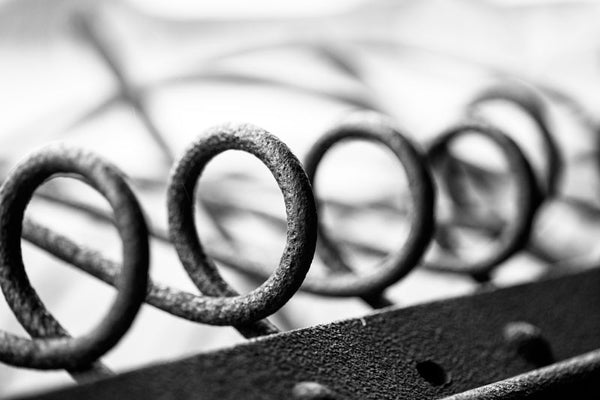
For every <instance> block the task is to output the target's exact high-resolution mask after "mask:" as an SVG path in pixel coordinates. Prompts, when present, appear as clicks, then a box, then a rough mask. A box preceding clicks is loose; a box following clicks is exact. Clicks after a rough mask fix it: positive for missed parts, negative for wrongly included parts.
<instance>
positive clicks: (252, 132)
mask: <svg viewBox="0 0 600 400" xmlns="http://www.w3.org/2000/svg"><path fill="white" fill-rule="evenodd" d="M227 150H242V151H245V152H248V153H250V154H252V155H254V156H255V157H257V158H258V159H260V160H261V161H262V162H263V163H264V164H265V166H266V167H267V168H268V169H269V171H271V174H272V175H273V177H274V178H275V180H276V181H277V184H278V185H279V188H280V189H281V193H282V194H283V200H284V203H285V211H286V215H287V238H286V244H285V248H284V250H283V255H282V256H281V260H280V262H279V265H278V266H277V267H276V268H275V270H274V271H273V273H272V274H271V275H270V276H269V277H268V279H267V280H266V281H265V282H264V283H263V284H262V285H260V286H259V287H258V288H256V289H254V290H253V291H251V292H250V293H248V294H246V295H240V294H238V293H237V292H236V291H235V290H234V289H233V288H232V287H231V286H229V284H228V283H227V282H225V280H224V279H223V278H222V277H221V275H220V274H219V271H218V269H217V267H216V265H215V264H214V262H213V260H212V259H211V258H210V257H209V256H208V255H207V254H206V253H205V251H204V248H203V246H202V244H201V242H200V238H199V237H198V232H197V231H196V223H195V220H194V203H195V200H194V193H195V189H196V186H197V183H198V179H199V178H200V176H201V174H202V172H203V170H204V168H205V166H206V165H207V164H208V162H209V161H210V160H212V159H213V158H214V157H215V156H217V155H218V154H220V153H222V152H224V151H227ZM167 206H168V211H169V234H170V237H171V241H172V242H173V245H174V247H175V249H176V250H177V254H178V255H179V259H180V260H181V263H182V264H183V266H184V268H185V270H186V271H187V273H188V275H189V276H190V278H191V280H192V282H194V284H195V285H196V286H197V287H198V289H199V290H200V292H202V294H203V295H204V296H205V301H204V307H203V314H204V321H205V322H208V323H210V324H214V325H238V326H242V325H247V324H250V323H254V322H255V321H257V320H260V319H262V318H266V317H268V316H269V315H271V314H273V313H274V312H275V311H277V310H279V309H280V308H281V307H282V306H283V305H284V304H285V303H286V302H287V301H288V300H289V299H290V298H291V297H292V296H293V295H294V294H295V293H296V291H297V290H298V289H299V288H300V285H301V284H302V282H303V280H304V278H305V276H306V274H307V272H308V270H309V268H310V265H311V262H312V259H313V255H314V252H315V245H316V241H317V212H316V206H315V200H314V197H313V194H312V189H311V186H310V182H309V180H308V177H307V176H306V173H305V172H304V169H303V168H302V165H301V164H300V162H299V161H298V159H297V158H296V157H295V156H294V154H293V153H292V152H291V150H290V149H289V148H288V147H287V146H286V145H285V144H284V143H283V142H282V141H280V140H279V139H278V138H277V137H275V136H273V135H271V134H270V133H268V132H266V131H265V130H263V129H261V128H258V127H256V126H253V125H250V124H241V125H235V124H225V125H222V126H218V127H215V128H212V129H209V130H208V131H207V132H206V134H205V135H204V136H202V137H201V138H200V139H198V140H196V141H195V142H194V143H192V144H191V145H190V146H189V147H188V149H187V150H186V152H185V154H184V155H183V156H182V157H181V159H179V161H178V162H177V164H176V165H175V166H174V168H173V171H172V173H171V177H170V180H169V185H168V190H167Z"/></svg>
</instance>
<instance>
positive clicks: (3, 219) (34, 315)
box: [0, 146, 150, 369]
mask: <svg viewBox="0 0 600 400" xmlns="http://www.w3.org/2000/svg"><path fill="white" fill-rule="evenodd" d="M65 174H68V175H73V176H75V177H77V178H79V179H81V180H83V181H84V182H86V183H87V184H89V185H90V186H92V187H93V188H94V189H95V190H97V191H98V192H99V193H100V194H102V195H103V196H104V197H105V198H106V199H107V201H108V202H109V204H110V206H111V207H112V209H113V210H114V214H115V223H116V226H117V228H118V231H119V235H120V237H121V240H122V242H123V268H122V272H121V274H120V277H119V280H118V283H117V288H118V293H117V295H116V298H115V300H114V302H113V304H112V307H111V308H110V310H109V311H108V313H107V314H106V316H105V317H104V318H103V319H102V320H101V321H100V322H99V323H98V324H97V325H96V327H95V328H93V329H91V330H90V331H89V333H86V334H84V335H82V336H79V337H76V338H70V337H68V334H67V333H66V331H65V330H64V329H63V328H62V327H61V326H60V324H59V323H58V322H57V321H56V320H55V319H54V317H53V316H52V315H51V314H50V312H49V311H48V310H47V309H46V307H45V306H44V305H43V303H42V301H41V300H40V298H39V297H38V295H37V293H36V291H35V289H33V287H32V286H31V284H30V282H29V279H28V277H27V274H26V272H25V267H24V265H23V258H22V253H21V232H22V228H23V217H24V213H25V209H26V207H27V204H28V203H29V201H30V200H31V197H32V195H33V193H34V191H35V190H36V189H37V187H38V186H40V185H41V184H43V183H44V182H45V181H46V180H48V179H50V178H53V177H55V176H57V175H65ZM0 205H1V207H0V286H1V287H2V292H3V293H4V296H5V298H6V300H7V302H8V304H9V306H10V307H11V309H12V310H13V312H14V314H15V316H16V317H17V319H18V320H19V322H20V323H21V324H22V325H23V327H24V328H25V329H26V330H27V331H28V332H29V334H30V335H31V336H32V337H36V338H34V339H31V340H30V339H26V338H23V337H19V336H16V335H13V334H10V333H7V332H1V333H0V360H1V361H2V362H4V363H7V364H11V365H15V366H20V367H27V368H37V369H63V368H64V369H77V368H85V367H87V366H89V365H90V364H91V363H92V362H94V361H95V360H96V359H98V358H99V357H100V356H102V355H103V354H104V353H106V352H107V351H108V350H110V349H111V348H112V347H113V346H114V345H115V344H116V343H117V342H118V341H119V340H120V339H121V337H122V336H123V335H124V334H125V332H127V330H128V329H129V327H130V326H131V324H132V323H133V320H134V318H135V316H136V315H137V312H138V310H139V308H140V306H141V304H142V302H143V301H144V297H145V294H146V287H147V281H148V267H149V259H150V254H149V239H148V230H147V227H146V222H145V219H144V215H143V213H142V211H141V209H140V206H139V204H138V202H137V199H136V198H135V196H134V194H133V192H132V191H131V189H130V188H129V186H128V185H127V183H126V182H125V180H124V179H123V177H122V176H121V173H120V172H119V171H118V169H117V168H116V167H114V166H113V165H111V164H109V163H108V162H106V161H104V160H103V159H101V158H100V157H98V156H96V155H94V154H92V153H90V152H87V151H83V150H78V149H72V148H67V147H64V146H49V147H46V148H44V149H42V150H40V151H38V152H35V153H33V154H32V155H30V156H29V157H28V158H27V159H26V160H24V161H23V162H22V163H21V164H19V165H18V166H17V167H16V168H15V169H14V170H13V171H12V172H11V174H10V176H9V177H8V179H7V180H6V181H5V182H4V184H3V185H2V187H1V188H0Z"/></svg>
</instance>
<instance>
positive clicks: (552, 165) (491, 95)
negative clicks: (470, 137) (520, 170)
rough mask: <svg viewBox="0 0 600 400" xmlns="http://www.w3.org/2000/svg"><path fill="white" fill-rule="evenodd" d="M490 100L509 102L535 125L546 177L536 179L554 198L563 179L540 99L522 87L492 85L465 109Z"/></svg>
mask: <svg viewBox="0 0 600 400" xmlns="http://www.w3.org/2000/svg"><path fill="white" fill-rule="evenodd" d="M494 100H502V101H506V102H508V103H511V104H513V105H515V106H517V107H519V108H520V109H521V110H523V111H524V112H525V113H526V114H527V115H529V117H531V119H532V120H533V121H534V122H535V124H536V125H537V127H538V129H539V133H540V136H541V138H542V149H543V156H544V158H545V161H544V164H545V168H546V176H544V177H543V178H541V179H540V181H541V182H543V186H542V187H543V188H544V192H545V194H546V196H548V197H553V196H556V195H557V193H558V191H559V189H560V185H561V181H562V178H563V177H564V160H563V157H562V155H561V152H560V150H559V147H558V144H557V143H556V139H555V137H554V134H553V133H552V130H551V128H550V123H549V122H548V115H547V114H548V113H547V108H546V105H545V104H544V99H543V98H541V96H539V95H538V94H537V93H536V92H535V91H534V90H533V89H531V88H530V87H528V86H526V85H523V84H521V85H514V84H512V85H501V86H500V85H499V86H492V87H489V88H487V89H485V90H483V91H481V92H480V93H479V94H477V95H476V96H475V98H474V99H473V100H471V102H470V103H469V105H468V107H469V108H470V111H471V112H474V111H476V109H477V107H478V106H480V105H482V104H484V103H486V102H491V101H494Z"/></svg>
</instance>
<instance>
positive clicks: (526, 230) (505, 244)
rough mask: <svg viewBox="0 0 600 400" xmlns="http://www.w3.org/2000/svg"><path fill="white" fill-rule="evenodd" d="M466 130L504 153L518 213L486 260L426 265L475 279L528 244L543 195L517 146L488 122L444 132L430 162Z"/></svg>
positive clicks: (432, 148)
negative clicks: (483, 137)
mask: <svg viewBox="0 0 600 400" xmlns="http://www.w3.org/2000/svg"><path fill="white" fill-rule="evenodd" d="M467 133H477V134H479V135H482V136H485V137H487V138H489V139H490V140H492V141H493V142H494V143H495V144H496V145H498V147H500V149H501V150H502V152H503V153H504V156H505V157H506V159H507V161H508V165H509V168H510V171H511V174H512V175H513V176H514V178H515V181H516V182H517V184H518V185H519V187H518V190H517V193H518V197H517V202H518V206H517V207H516V209H517V215H516V216H515V218H514V222H513V223H511V224H509V226H508V227H506V228H505V229H503V231H502V233H501V234H500V238H499V246H498V247H497V248H496V251H495V252H494V253H493V254H491V255H490V256H489V257H487V258H486V259H484V260H480V261H475V262H473V263H471V264H466V263H465V262H464V261H460V262H456V263H453V262H450V261H448V260H445V261H439V262H436V263H430V262H426V263H425V267H427V268H428V269H434V270H440V271H449V272H460V273H470V274H471V275H473V276H474V277H475V278H477V279H479V278H481V279H482V280H485V279H486V278H487V276H488V275H489V272H491V271H492V270H493V269H494V268H495V267H496V266H497V265H498V264H500V263H501V262H503V261H505V260H507V259H508V258H509V257H511V256H512V255H513V254H514V253H516V252H517V251H519V250H521V249H522V248H523V247H524V246H525V245H526V244H527V241H528V239H529V235H530V233H531V229H532V225H533V220H534V217H535V214H536V211H537V209H538V207H539V206H540V205H541V203H542V201H543V195H542V194H541V190H540V189H539V187H538V183H537V180H536V179H535V175H534V173H533V169H532V167H531V165H530V164H529V162H528V161H527V158H526V157H525V155H524V154H523V152H522V151H521V149H520V148H519V146H518V145H517V144H516V143H515V141H514V140H513V139H511V138H510V137H509V136H508V135H506V134H505V133H504V132H502V131H501V130H499V129H498V128H495V127H493V126H491V125H489V124H484V123H480V122H468V123H464V124H460V125H457V126H455V127H452V128H450V129H448V130H447V131H445V132H443V133H442V134H441V135H440V136H438V137H437V138H436V139H435V141H434V142H433V143H432V144H431V146H430V147H429V149H428V152H427V153H428V157H429V159H430V160H431V162H432V164H435V162H436V161H437V160H439V159H440V158H441V157H442V156H444V155H446V154H447V153H448V147H449V145H450V143H451V142H452V141H453V140H456V139H457V138H458V137H460V136H462V135H464V134H467Z"/></svg>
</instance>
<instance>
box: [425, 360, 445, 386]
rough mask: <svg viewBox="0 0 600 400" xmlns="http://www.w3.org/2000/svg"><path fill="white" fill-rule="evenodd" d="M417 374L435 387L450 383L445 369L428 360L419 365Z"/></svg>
mask: <svg viewBox="0 0 600 400" xmlns="http://www.w3.org/2000/svg"><path fill="white" fill-rule="evenodd" d="M417 372H419V375H421V378H423V379H425V380H426V381H427V382H429V383H430V384H432V385H433V386H441V385H445V384H447V383H449V382H450V376H449V375H448V374H447V373H446V371H445V370H444V368H443V367H442V366H441V365H439V364H438V363H436V362H433V361H430V360H427V361H422V362H419V363H417Z"/></svg>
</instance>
